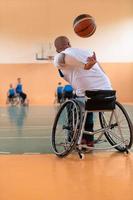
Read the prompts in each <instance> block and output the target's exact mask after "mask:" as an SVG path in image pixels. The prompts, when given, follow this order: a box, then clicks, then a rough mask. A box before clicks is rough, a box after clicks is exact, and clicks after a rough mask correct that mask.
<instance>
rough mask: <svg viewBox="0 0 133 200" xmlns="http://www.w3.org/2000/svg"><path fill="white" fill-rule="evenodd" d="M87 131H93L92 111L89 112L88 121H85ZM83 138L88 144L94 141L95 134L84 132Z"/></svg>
mask: <svg viewBox="0 0 133 200" xmlns="http://www.w3.org/2000/svg"><path fill="white" fill-rule="evenodd" d="M85 131H90V132H93V113H92V112H89V113H88V114H87V118H86V123H85ZM83 139H85V140H86V141H87V143H88V144H89V142H90V143H92V142H93V140H94V135H88V134H83Z"/></svg>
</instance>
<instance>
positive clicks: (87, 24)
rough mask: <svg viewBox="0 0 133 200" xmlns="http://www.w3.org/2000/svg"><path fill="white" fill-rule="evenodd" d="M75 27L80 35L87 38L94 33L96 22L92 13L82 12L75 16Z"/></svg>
mask: <svg viewBox="0 0 133 200" xmlns="http://www.w3.org/2000/svg"><path fill="white" fill-rule="evenodd" d="M73 28H74V31H75V33H76V34H77V35H78V36H80V37H83V38H86V37H90V36H91V35H93V33H94V32H95V30H96V23H95V20H94V18H93V17H92V16H91V15H88V14H82V15H79V16H77V17H76V18H75V20H74V22H73Z"/></svg>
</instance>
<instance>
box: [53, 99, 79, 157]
mask: <svg viewBox="0 0 133 200" xmlns="http://www.w3.org/2000/svg"><path fill="white" fill-rule="evenodd" d="M81 115H82V113H81V109H80V106H79V105H78V103H77V102H76V101H75V100H68V101H66V102H65V103H64V104H63V105H62V106H61V107H60V109H59V111H58V113H57V115H56V118H55V121H54V125H53V129H52V147H53V150H54V152H55V154H56V155H57V156H59V157H64V156H67V155H68V154H69V153H70V152H71V151H72V150H73V149H74V147H75V145H76V143H77V140H78V138H79V133H80V129H81V122H82V120H81Z"/></svg>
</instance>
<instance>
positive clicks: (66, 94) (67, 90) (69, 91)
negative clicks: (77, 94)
mask: <svg viewBox="0 0 133 200" xmlns="http://www.w3.org/2000/svg"><path fill="white" fill-rule="evenodd" d="M62 96H63V101H65V100H66V99H72V98H73V97H74V94H73V87H72V86H71V85H70V84H67V85H65V86H64V87H63V94H62Z"/></svg>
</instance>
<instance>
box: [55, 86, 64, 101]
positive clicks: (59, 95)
mask: <svg viewBox="0 0 133 200" xmlns="http://www.w3.org/2000/svg"><path fill="white" fill-rule="evenodd" d="M62 92H63V86H62V84H61V82H59V83H58V86H57V90H56V94H55V96H56V98H57V103H61V101H62Z"/></svg>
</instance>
